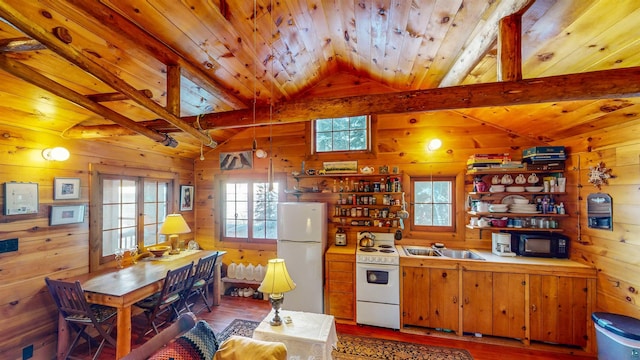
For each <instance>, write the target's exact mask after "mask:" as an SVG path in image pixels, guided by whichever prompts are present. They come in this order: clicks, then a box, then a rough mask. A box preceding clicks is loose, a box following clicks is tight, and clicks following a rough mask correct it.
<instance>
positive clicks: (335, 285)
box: [329, 281, 353, 293]
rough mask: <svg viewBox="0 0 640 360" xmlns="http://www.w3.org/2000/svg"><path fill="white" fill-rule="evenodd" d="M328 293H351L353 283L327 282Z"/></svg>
mask: <svg viewBox="0 0 640 360" xmlns="http://www.w3.org/2000/svg"><path fill="white" fill-rule="evenodd" d="M329 291H330V292H340V293H353V283H352V282H344V281H329Z"/></svg>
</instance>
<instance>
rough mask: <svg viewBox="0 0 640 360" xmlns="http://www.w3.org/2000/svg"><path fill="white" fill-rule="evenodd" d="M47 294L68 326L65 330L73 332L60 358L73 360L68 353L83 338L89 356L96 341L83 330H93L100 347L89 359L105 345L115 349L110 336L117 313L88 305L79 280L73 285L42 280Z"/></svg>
mask: <svg viewBox="0 0 640 360" xmlns="http://www.w3.org/2000/svg"><path fill="white" fill-rule="evenodd" d="M44 280H45V282H46V283H47V288H48V289H49V293H50V294H51V296H52V297H53V300H54V301H55V303H56V305H57V306H58V311H60V314H61V315H62V317H63V318H64V320H65V321H66V322H67V323H68V324H69V327H70V328H71V329H73V330H74V331H76V337H75V338H74V339H73V341H72V342H71V344H70V345H69V348H68V349H67V352H66V353H65V355H64V359H69V358H73V357H71V356H70V355H71V352H72V351H73V349H74V348H75V347H76V345H78V340H80V338H81V337H82V338H84V339H86V340H87V344H88V345H89V354H91V344H92V343H94V342H97V339H94V338H92V337H91V336H90V335H89V334H88V333H87V332H86V330H87V328H91V327H93V328H95V329H96V331H97V333H98V336H96V338H98V337H99V338H100V339H101V341H100V345H98V349H97V351H96V353H95V354H94V355H93V358H92V359H93V360H95V359H97V358H98V357H99V356H100V352H101V351H102V349H103V347H104V345H105V344H106V343H109V344H111V345H112V346H113V347H114V348H115V346H116V339H114V338H113V337H112V336H111V331H112V330H113V328H114V326H115V315H116V313H117V310H116V309H115V308H112V307H109V306H103V305H96V304H89V303H87V300H86V299H85V296H84V291H83V290H82V286H81V285H80V282H79V281H76V282H74V283H70V282H65V281H60V280H53V279H50V278H48V277H47V278H45V279H44Z"/></svg>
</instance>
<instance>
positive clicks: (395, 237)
mask: <svg viewBox="0 0 640 360" xmlns="http://www.w3.org/2000/svg"><path fill="white" fill-rule="evenodd" d="M393 238H394V239H396V240H402V230H400V229H398V230H396V234H395V235H394V236H393Z"/></svg>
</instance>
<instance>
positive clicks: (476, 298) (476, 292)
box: [462, 271, 493, 335]
mask: <svg viewBox="0 0 640 360" xmlns="http://www.w3.org/2000/svg"><path fill="white" fill-rule="evenodd" d="M462 301H463V302H462V324H463V325H462V329H463V330H464V331H465V332H472V333H480V334H486V335H490V334H491V333H492V332H493V312H492V309H493V273H492V272H489V271H464V272H463V273H462Z"/></svg>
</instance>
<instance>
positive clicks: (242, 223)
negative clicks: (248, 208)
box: [236, 220, 249, 238]
mask: <svg viewBox="0 0 640 360" xmlns="http://www.w3.org/2000/svg"><path fill="white" fill-rule="evenodd" d="M236 224H237V225H236V237H240V238H246V237H248V236H249V222H248V221H247V220H238V221H237V222H236Z"/></svg>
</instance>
